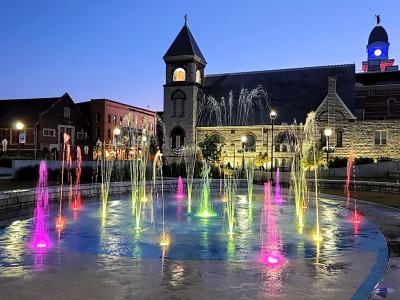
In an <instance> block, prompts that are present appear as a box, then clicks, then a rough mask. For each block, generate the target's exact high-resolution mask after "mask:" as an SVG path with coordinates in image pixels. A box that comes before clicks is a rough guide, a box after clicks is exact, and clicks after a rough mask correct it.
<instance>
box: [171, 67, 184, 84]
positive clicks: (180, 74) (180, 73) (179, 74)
mask: <svg viewBox="0 0 400 300" xmlns="http://www.w3.org/2000/svg"><path fill="white" fill-rule="evenodd" d="M185 80H186V71H185V69H183V68H176V69H175V71H174V76H173V81H185Z"/></svg>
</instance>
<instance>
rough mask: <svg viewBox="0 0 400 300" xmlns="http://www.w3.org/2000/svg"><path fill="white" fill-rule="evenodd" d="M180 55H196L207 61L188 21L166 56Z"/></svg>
mask: <svg viewBox="0 0 400 300" xmlns="http://www.w3.org/2000/svg"><path fill="white" fill-rule="evenodd" d="M180 55H196V56H198V57H199V58H201V59H202V60H204V62H205V61H206V59H205V58H204V56H203V54H202V53H201V51H200V48H199V46H198V45H197V43H196V41H195V39H194V37H193V35H192V33H191V32H190V30H189V27H188V26H187V25H186V23H185V25H183V27H182V29H181V31H180V32H179V33H178V35H177V36H176V38H175V40H174V42H173V43H172V45H171V46H170V47H169V49H168V51H167V52H166V53H165V55H164V58H165V57H171V56H180Z"/></svg>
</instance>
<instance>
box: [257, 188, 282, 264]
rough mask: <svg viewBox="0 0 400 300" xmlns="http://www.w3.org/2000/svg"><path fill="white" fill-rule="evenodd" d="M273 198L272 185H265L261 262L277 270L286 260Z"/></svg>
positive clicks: (261, 229) (261, 224)
mask: <svg viewBox="0 0 400 300" xmlns="http://www.w3.org/2000/svg"><path fill="white" fill-rule="evenodd" d="M271 198H272V197H271V183H270V182H267V183H264V205H263V211H262V214H261V223H260V241H261V251H260V252H261V253H260V262H261V263H262V264H264V265H266V266H268V267H271V268H275V267H278V266H281V265H282V264H283V263H284V261H285V259H284V256H283V254H282V250H281V248H282V242H281V240H280V238H279V235H278V231H277V226H276V217H275V213H274V211H273V207H272V203H271Z"/></svg>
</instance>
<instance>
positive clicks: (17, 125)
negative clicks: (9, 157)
mask: <svg viewBox="0 0 400 300" xmlns="http://www.w3.org/2000/svg"><path fill="white" fill-rule="evenodd" d="M24 127H25V126H24V123H22V122H20V121H18V122H17V123H16V124H15V128H17V144H18V153H17V156H19V150H20V147H21V145H20V143H19V142H20V140H19V135H20V133H21V130H22V129H24Z"/></svg>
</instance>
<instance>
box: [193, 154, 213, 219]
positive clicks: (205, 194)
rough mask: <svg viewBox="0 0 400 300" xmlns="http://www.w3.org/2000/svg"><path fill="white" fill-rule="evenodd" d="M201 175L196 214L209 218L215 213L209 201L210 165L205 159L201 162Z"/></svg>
mask: <svg viewBox="0 0 400 300" xmlns="http://www.w3.org/2000/svg"><path fill="white" fill-rule="evenodd" d="M202 177H203V180H202V181H203V184H202V187H201V191H200V200H199V205H198V207H197V216H199V217H203V218H209V217H213V216H216V213H215V212H214V210H213V207H212V205H211V201H210V191H211V189H210V184H211V178H210V165H209V163H208V162H206V161H205V162H204V164H203V176H202Z"/></svg>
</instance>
